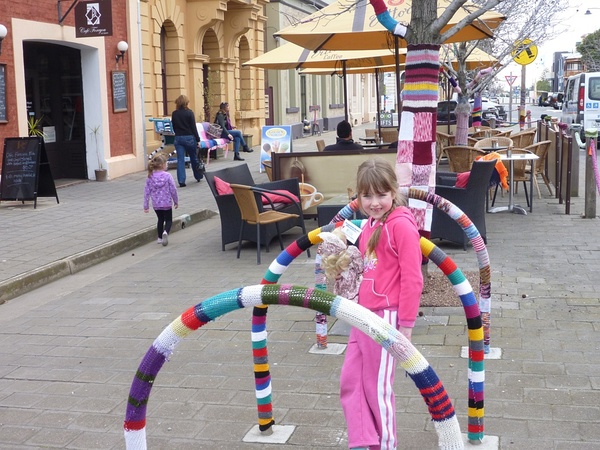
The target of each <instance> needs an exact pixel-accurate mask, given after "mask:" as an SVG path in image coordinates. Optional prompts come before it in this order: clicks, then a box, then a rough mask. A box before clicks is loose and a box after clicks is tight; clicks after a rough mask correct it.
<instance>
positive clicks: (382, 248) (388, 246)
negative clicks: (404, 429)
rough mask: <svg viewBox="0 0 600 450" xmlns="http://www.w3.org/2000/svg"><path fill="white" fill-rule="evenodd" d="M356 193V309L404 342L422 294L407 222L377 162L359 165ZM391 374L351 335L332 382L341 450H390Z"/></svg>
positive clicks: (362, 339)
mask: <svg viewBox="0 0 600 450" xmlns="http://www.w3.org/2000/svg"><path fill="white" fill-rule="evenodd" d="M357 192H358V201H359V205H360V208H361V211H362V212H363V213H365V214H366V215H367V216H368V219H367V220H366V221H365V223H364V225H363V227H362V232H361V234H360V237H359V249H360V252H361V254H362V256H363V260H364V269H363V270H364V271H363V280H362V283H361V284H360V288H359V293H358V303H359V304H360V305H362V306H364V307H365V308H368V309H369V310H371V311H373V312H374V313H375V314H377V315H378V316H379V317H381V318H383V319H384V320H385V321H386V322H388V323H389V324H391V325H392V326H394V327H396V329H398V330H399V331H400V332H401V333H402V334H403V335H404V336H406V337H407V338H408V339H410V338H411V333H412V328H413V326H414V324H415V320H416V317H417V313H418V308H419V301H420V297H421V291H422V288H423V276H422V274H421V259H422V257H421V249H420V245H419V239H420V238H419V232H418V229H417V225H416V222H415V219H414V217H413V214H412V213H411V211H410V210H409V209H408V207H406V206H405V205H406V204H407V200H406V198H405V197H404V196H402V195H401V194H399V193H398V182H397V178H396V174H395V172H394V168H393V167H392V165H391V164H389V163H388V162H387V161H386V160H384V159H382V158H375V159H369V160H367V161H365V162H364V163H362V164H361V165H360V167H359V169H358V174H357ZM394 372H395V361H394V359H393V357H392V356H391V355H390V354H389V353H388V352H387V351H386V350H385V349H384V348H383V347H382V346H381V345H380V344H378V343H377V342H375V341H373V340H372V339H371V338H370V337H368V336H367V335H366V334H364V333H363V332H361V331H359V330H358V329H356V328H352V330H351V332H350V338H349V340H348V347H347V349H346V357H345V360H344V365H343V367H342V373H341V377H340V401H341V404H342V408H343V410H344V416H345V417H346V423H347V425H348V447H349V448H351V449H368V450H394V449H396V408H395V406H396V405H395V397H394V391H393V385H394Z"/></svg>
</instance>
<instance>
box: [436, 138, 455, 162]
mask: <svg viewBox="0 0 600 450" xmlns="http://www.w3.org/2000/svg"><path fill="white" fill-rule="evenodd" d="M454 138H455V136H454V135H453V134H448V133H444V132H443V131H439V130H436V132H435V145H436V152H437V163H438V164H439V163H440V161H441V160H442V158H443V157H444V155H445V153H444V148H446V147H448V146H451V145H454Z"/></svg>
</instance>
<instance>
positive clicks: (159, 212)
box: [154, 208, 173, 238]
mask: <svg viewBox="0 0 600 450" xmlns="http://www.w3.org/2000/svg"><path fill="white" fill-rule="evenodd" d="M154 212H155V213H156V217H158V221H157V222H156V231H158V237H159V238H162V234H163V231H166V232H167V234H168V233H169V232H170V231H171V225H173V210H172V209H171V208H169V209H155V210H154Z"/></svg>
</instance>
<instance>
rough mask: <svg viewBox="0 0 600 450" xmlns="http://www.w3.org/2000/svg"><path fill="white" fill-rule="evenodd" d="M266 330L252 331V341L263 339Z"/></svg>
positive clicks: (265, 335)
mask: <svg viewBox="0 0 600 450" xmlns="http://www.w3.org/2000/svg"><path fill="white" fill-rule="evenodd" d="M267 334H268V333H267V330H263V331H259V332H253V333H252V342H258V341H263V340H265V339H266V338H267Z"/></svg>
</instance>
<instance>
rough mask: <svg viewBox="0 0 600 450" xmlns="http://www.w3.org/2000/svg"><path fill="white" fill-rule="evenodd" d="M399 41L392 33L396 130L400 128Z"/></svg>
mask: <svg viewBox="0 0 600 450" xmlns="http://www.w3.org/2000/svg"><path fill="white" fill-rule="evenodd" d="M399 47H400V43H399V42H398V36H396V35H394V58H395V59H396V114H398V131H399V130H400V109H401V108H400V102H401V98H402V97H401V92H400V52H399ZM393 123H394V115H393V114H392V124H393Z"/></svg>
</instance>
